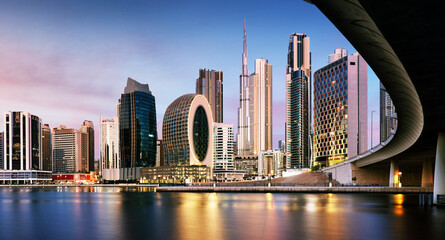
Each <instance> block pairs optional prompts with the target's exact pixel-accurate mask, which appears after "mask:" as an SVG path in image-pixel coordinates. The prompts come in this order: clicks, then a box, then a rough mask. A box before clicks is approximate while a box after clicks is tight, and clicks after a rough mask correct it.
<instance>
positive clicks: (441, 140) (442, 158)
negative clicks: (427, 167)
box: [433, 132, 445, 204]
mask: <svg viewBox="0 0 445 240" xmlns="http://www.w3.org/2000/svg"><path fill="white" fill-rule="evenodd" d="M438 194H440V195H442V194H445V132H441V133H439V137H438V139H437V149H436V167H435V170H434V192H433V203H434V204H436V203H437V195H438Z"/></svg>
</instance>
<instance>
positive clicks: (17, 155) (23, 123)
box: [3, 112, 42, 170]
mask: <svg viewBox="0 0 445 240" xmlns="http://www.w3.org/2000/svg"><path fill="white" fill-rule="evenodd" d="M3 122H4V125H3V129H4V130H5V141H4V143H5V146H4V150H5V153H4V160H3V162H4V164H3V169H5V170H41V169H42V158H41V152H42V145H41V140H42V129H41V125H42V122H41V120H40V118H39V117H37V116H35V115H32V114H30V113H28V112H5V113H4V117H3Z"/></svg>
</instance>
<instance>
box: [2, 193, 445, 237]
mask: <svg viewBox="0 0 445 240" xmlns="http://www.w3.org/2000/svg"><path fill="white" fill-rule="evenodd" d="M444 236H445V209H442V208H436V207H432V208H431V207H430V208H424V207H419V206H418V195H402V194H394V195H386V194H382V195H380V194H298V193H295V194H291V193H283V194H279V193H278V194H277V193H274V194H271V193H157V192H153V189H152V188H136V187H135V188H125V187H59V188H56V187H50V188H42V187H33V188H18V187H11V188H0V239H2V240H3V239H5V240H6V239H63V240H69V239H330V240H334V239H373V240H376V239H378V240H382V239H443V237H444Z"/></svg>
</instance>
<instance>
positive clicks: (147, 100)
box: [118, 78, 158, 168]
mask: <svg viewBox="0 0 445 240" xmlns="http://www.w3.org/2000/svg"><path fill="white" fill-rule="evenodd" d="M118 107H119V109H118V114H119V151H120V161H121V168H134V167H150V166H155V164H156V141H157V138H158V134H157V128H156V104H155V97H154V96H153V95H152V93H151V91H150V89H149V87H148V84H141V83H139V82H137V81H135V80H133V79H131V78H128V80H127V86H126V87H125V89H124V93H123V94H122V95H121V99H120V101H119V105H118Z"/></svg>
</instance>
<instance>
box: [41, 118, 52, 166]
mask: <svg viewBox="0 0 445 240" xmlns="http://www.w3.org/2000/svg"><path fill="white" fill-rule="evenodd" d="M52 168H53V167H52V145H51V128H50V127H49V125H48V124H43V125H42V170H45V171H52Z"/></svg>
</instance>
